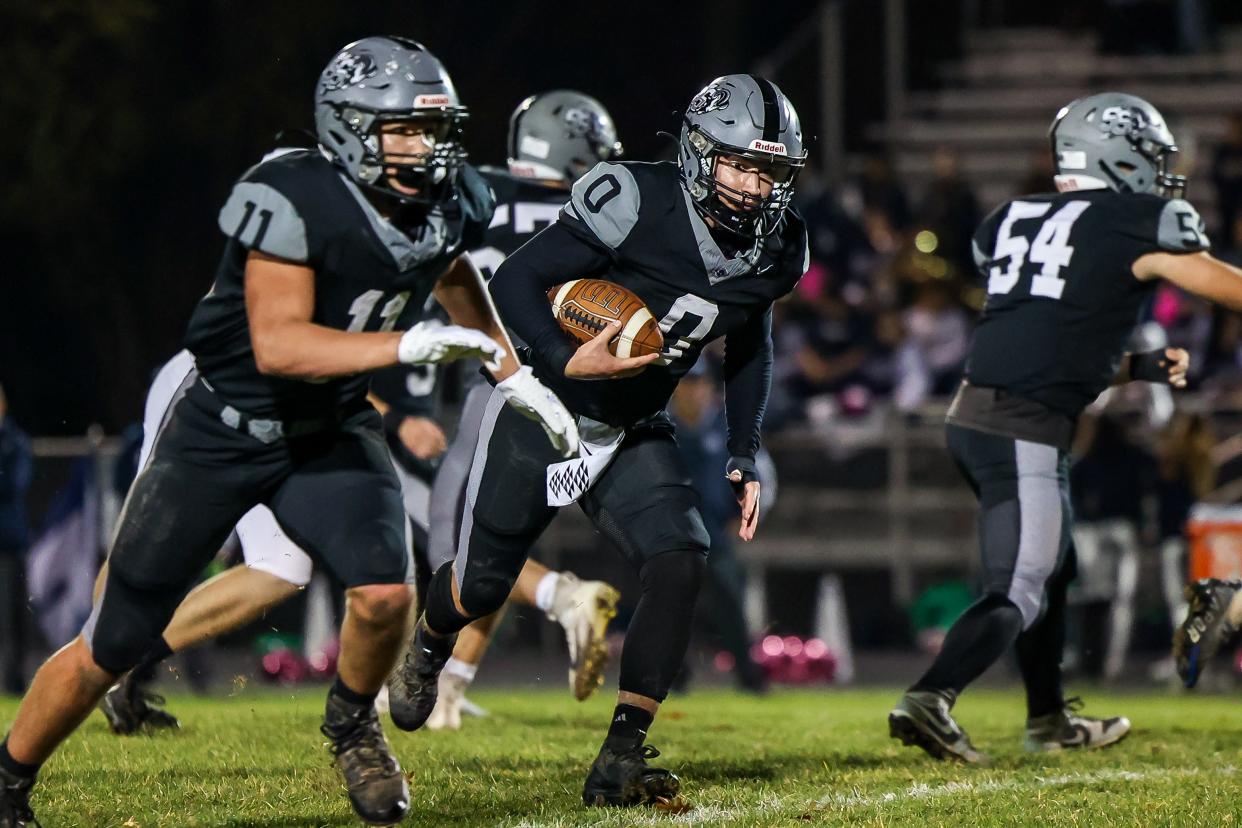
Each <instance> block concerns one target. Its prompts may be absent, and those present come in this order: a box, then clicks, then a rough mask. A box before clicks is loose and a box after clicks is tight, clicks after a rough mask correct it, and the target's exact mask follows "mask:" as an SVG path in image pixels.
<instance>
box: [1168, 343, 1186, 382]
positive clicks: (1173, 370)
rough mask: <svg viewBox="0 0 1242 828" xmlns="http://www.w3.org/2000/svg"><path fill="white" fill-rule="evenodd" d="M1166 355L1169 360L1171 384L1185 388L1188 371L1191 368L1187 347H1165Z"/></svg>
mask: <svg viewBox="0 0 1242 828" xmlns="http://www.w3.org/2000/svg"><path fill="white" fill-rule="evenodd" d="M1164 355H1165V357H1166V358H1167V359H1168V360H1169V385H1171V386H1173V387H1174V388H1185V387H1186V372H1187V371H1188V370H1190V353H1189V352H1188V351H1187V350H1186V349H1185V348H1165V349H1164Z"/></svg>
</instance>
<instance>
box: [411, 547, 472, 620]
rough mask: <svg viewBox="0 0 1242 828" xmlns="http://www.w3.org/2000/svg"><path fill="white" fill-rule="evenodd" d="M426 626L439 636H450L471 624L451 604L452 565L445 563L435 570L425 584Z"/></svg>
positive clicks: (467, 618) (424, 614)
mask: <svg viewBox="0 0 1242 828" xmlns="http://www.w3.org/2000/svg"><path fill="white" fill-rule="evenodd" d="M423 616H424V618H425V619H426V621H427V626H429V627H431V629H433V630H435V631H436V632H437V633H440V634H441V635H452V634H453V633H456V632H459V631H460V630H461V628H462V627H464V626H466V625H467V624H469V623H470V622H471V620H473V619H471V618H469V617H467V616H465V615H462V614H461V613H460V612H458V611H457V607H456V605H454V603H453V564H452V563H446V564H444V565H443V566H441V567H440V568H439V569H437V570H436V574H435V575H432V576H431V582H430V583H429V584H427V606H426V609H424V610H423Z"/></svg>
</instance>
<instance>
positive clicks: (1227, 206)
mask: <svg viewBox="0 0 1242 828" xmlns="http://www.w3.org/2000/svg"><path fill="white" fill-rule="evenodd" d="M1211 176H1212V186H1213V187H1215V188H1216V209H1217V212H1218V215H1219V217H1220V227H1219V228H1217V234H1216V235H1217V236H1218V237H1225V236H1231V237H1234V239H1235V240H1236V237H1237V236H1238V232H1237V231H1236V230H1235V229H1234V228H1235V225H1236V224H1237V223H1238V220H1239V219H1240V218H1242V215H1239V213H1240V212H1242V112H1235V113H1233V114H1232V115H1231V116H1229V128H1228V130H1227V132H1226V133H1225V140H1223V141H1221V143H1220V145H1219V146H1217V147H1216V153H1215V155H1213V156H1212V172H1211ZM1237 248H1238V245H1237V244H1236V243H1235V244H1234V245H1231V247H1230V250H1231V252H1232V251H1234V250H1237Z"/></svg>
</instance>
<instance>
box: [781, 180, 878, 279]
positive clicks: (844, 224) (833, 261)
mask: <svg viewBox="0 0 1242 828" xmlns="http://www.w3.org/2000/svg"><path fill="white" fill-rule="evenodd" d="M805 177H806V174H805V172H804V173H803V175H802V176H799V179H798V190H797V193H796V194H795V196H794V198H795V199H796V200H797V207H798V211H799V212H800V213H801V214H802V218H803V220H804V221H805V222H806V229H807V240H808V242H809V243H810V247H811V258H812V259H814V260H815V262H816V263H817V265H818V266H819V267H820V268H821V269H822V270H823V271H825V275H827V276H828V277H829V278H830V279H832V281H833V282H834V283H836V284H838V285H844V284H848V283H864V284H865V283H866V282H867V280H868V278H869V275H870V271H871V269H872V267H873V264H874V260H875V256H876V250H875V248H874V247H873V245H872V244H871V241H870V240H869V239H868V237H867V233H866V232H865V229H864V227H863V225H862V224H861V222H860V220H859V219H858V217H857V216H856V215H854V214H852V212H851V211H850V210H849V209H846V208H843V206H842V203H841V201H840V200H839V199H838V198H837V194H836V192H834V191H833V190H832V189H831V188H830V187H828V186H827V185H826V184H824V183H823V179H821V178H819V177H813V178H812V182H813V186H811V187H807V186H806V182H805V180H804V179H805ZM813 281H814V280H813ZM811 287H812V288H814V287H815V285H814V284H813V285H812V286H811ZM804 292H805V290H804ZM812 292H814V290H812Z"/></svg>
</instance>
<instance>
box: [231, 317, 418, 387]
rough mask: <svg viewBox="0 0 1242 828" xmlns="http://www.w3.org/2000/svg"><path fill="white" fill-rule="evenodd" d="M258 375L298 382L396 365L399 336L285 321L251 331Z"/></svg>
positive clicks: (331, 377) (325, 378)
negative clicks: (339, 329)
mask: <svg viewBox="0 0 1242 828" xmlns="http://www.w3.org/2000/svg"><path fill="white" fill-rule="evenodd" d="M251 340H252V343H253V347H254V361H255V364H256V365H257V366H258V368H259V371H260V372H261V373H263V374H268V375H271V376H277V377H286V378H288V379H298V380H307V381H314V380H328V379H333V378H335V377H344V376H349V375H351V374H361V373H365V372H367V371H375V370H378V369H380V368H387V367H389V366H391V365H396V364H397V361H398V360H397V343H399V342H400V341H401V334H400V333H399V332H396V331H392V332H381V333H352V332H348V331H338V330H336V329H335V328H327V327H324V326H323V325H316V324H315V323H313V322H297V321H288V322H284V323H282V324H276V325H270V326H267V327H266V328H264V329H263V330H251Z"/></svg>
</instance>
